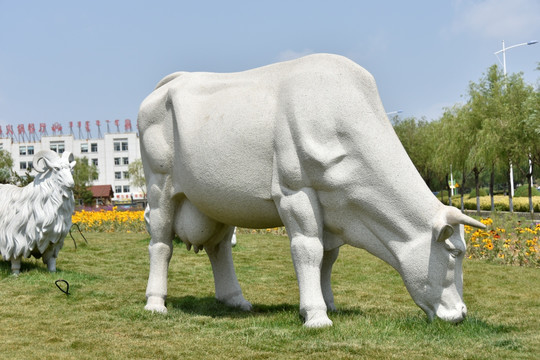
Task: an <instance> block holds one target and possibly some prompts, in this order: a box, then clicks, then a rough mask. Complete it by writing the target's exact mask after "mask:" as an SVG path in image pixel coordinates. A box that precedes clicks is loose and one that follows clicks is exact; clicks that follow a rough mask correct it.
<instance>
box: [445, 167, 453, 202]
mask: <svg viewBox="0 0 540 360" xmlns="http://www.w3.org/2000/svg"><path fill="white" fill-rule="evenodd" d="M446 189H447V191H448V206H452V194H451V191H452V189H450V183H449V182H448V174H446Z"/></svg>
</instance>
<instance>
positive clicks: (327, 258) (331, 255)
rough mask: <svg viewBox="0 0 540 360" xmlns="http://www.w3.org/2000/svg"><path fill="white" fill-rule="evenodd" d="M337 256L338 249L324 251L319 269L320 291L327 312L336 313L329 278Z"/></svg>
mask: <svg viewBox="0 0 540 360" xmlns="http://www.w3.org/2000/svg"><path fill="white" fill-rule="evenodd" d="M338 255H339V248H335V249H332V250H328V251H325V252H324V255H323V261H322V268H321V289H322V293H323V297H324V302H325V303H326V308H327V309H328V311H336V306H335V305H334V293H333V292H332V285H331V282H330V278H331V276H332V266H333V265H334V263H335V262H336V260H337V258H338Z"/></svg>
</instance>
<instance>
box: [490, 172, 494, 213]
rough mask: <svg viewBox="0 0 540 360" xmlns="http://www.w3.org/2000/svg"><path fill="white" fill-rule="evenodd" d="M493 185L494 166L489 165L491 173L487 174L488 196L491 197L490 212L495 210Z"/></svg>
mask: <svg viewBox="0 0 540 360" xmlns="http://www.w3.org/2000/svg"><path fill="white" fill-rule="evenodd" d="M494 185H495V167H494V166H493V165H492V166H491V174H490V175H489V197H490V198H491V212H493V211H495V194H494V191H493V188H494Z"/></svg>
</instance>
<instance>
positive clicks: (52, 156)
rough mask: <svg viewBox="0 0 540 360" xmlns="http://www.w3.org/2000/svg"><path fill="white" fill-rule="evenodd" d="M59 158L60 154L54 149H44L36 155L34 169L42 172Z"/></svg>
mask: <svg viewBox="0 0 540 360" xmlns="http://www.w3.org/2000/svg"><path fill="white" fill-rule="evenodd" d="M57 159H58V154H57V153H55V152H54V151H52V150H42V151H39V152H38V153H37V154H35V155H34V159H33V167H34V169H35V170H36V171H37V172H39V173H42V172H44V171H45V170H47V169H49V168H50V164H51V163H52V162H53V161H55V160H57Z"/></svg>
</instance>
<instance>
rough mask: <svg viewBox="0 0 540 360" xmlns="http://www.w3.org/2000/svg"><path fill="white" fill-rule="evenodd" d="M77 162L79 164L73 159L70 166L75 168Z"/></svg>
mask: <svg viewBox="0 0 540 360" xmlns="http://www.w3.org/2000/svg"><path fill="white" fill-rule="evenodd" d="M76 164H77V162H76V161H72V162H70V163H69V167H70V168H71V169H73V168H74V167H75V165H76Z"/></svg>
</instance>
